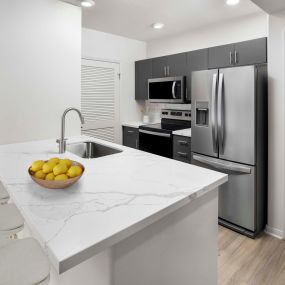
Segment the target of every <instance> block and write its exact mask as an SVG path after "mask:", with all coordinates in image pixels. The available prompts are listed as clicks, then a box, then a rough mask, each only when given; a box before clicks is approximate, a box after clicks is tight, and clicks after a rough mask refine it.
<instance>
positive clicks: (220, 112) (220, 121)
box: [217, 73, 225, 154]
mask: <svg viewBox="0 0 285 285" xmlns="http://www.w3.org/2000/svg"><path fill="white" fill-rule="evenodd" d="M223 87H224V74H223V73H221V74H220V76H219V87H218V107H217V109H218V112H217V113H218V114H217V122H218V140H219V151H220V154H224V139H225V138H224V137H225V134H224V129H225V124H224V123H225V122H224V121H225V117H224V94H223Z"/></svg>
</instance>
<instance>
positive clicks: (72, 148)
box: [66, 141, 122, 159]
mask: <svg viewBox="0 0 285 285" xmlns="http://www.w3.org/2000/svg"><path fill="white" fill-rule="evenodd" d="M66 150H67V151H69V152H71V153H73V154H75V155H77V156H79V157H82V158H89V159H90V158H97V157H101V156H106V155H111V154H116V153H120V152H122V150H120V149H116V148H112V147H109V146H106V145H103V144H99V143H95V142H88V141H87V142H80V143H71V144H68V145H67V146H66Z"/></svg>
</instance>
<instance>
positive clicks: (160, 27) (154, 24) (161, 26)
mask: <svg viewBox="0 0 285 285" xmlns="http://www.w3.org/2000/svg"><path fill="white" fill-rule="evenodd" d="M151 26H152V28H153V29H156V30H160V29H162V28H163V27H164V24H162V23H153V24H152V25H151Z"/></svg>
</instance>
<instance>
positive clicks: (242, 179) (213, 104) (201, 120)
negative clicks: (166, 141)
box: [191, 65, 267, 237]
mask: <svg viewBox="0 0 285 285" xmlns="http://www.w3.org/2000/svg"><path fill="white" fill-rule="evenodd" d="M191 96H192V141H191V151H192V156H191V157H192V163H193V164H195V165H198V166H202V167H206V168H210V169H214V170H218V171H221V172H224V173H227V174H229V181H228V183H226V184H224V185H223V186H221V187H220V189H219V223H220V224H222V225H224V226H226V227H228V228H231V229H233V230H235V231H238V232H240V233H243V234H245V235H247V236H250V237H255V236H256V235H257V234H258V233H259V232H260V231H261V230H262V229H263V228H264V226H265V223H266V216H267V210H266V209H267V65H258V66H243V67H233V68H224V69H214V70H205V71H196V72H193V73H192V79H191Z"/></svg>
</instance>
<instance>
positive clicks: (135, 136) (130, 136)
mask: <svg viewBox="0 0 285 285" xmlns="http://www.w3.org/2000/svg"><path fill="white" fill-rule="evenodd" d="M123 145H124V146H128V147H132V148H136V149H138V148H139V130H138V129H136V128H130V127H123Z"/></svg>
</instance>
